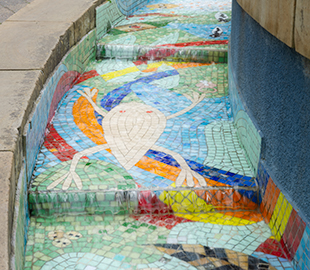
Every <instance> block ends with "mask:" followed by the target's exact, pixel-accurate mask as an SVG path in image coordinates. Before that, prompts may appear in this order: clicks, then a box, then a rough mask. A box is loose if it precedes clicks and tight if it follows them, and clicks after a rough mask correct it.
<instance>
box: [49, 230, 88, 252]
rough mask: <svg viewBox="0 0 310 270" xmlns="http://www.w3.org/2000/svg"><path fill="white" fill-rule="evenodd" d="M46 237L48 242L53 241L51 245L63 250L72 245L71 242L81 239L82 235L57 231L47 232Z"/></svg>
mask: <svg viewBox="0 0 310 270" xmlns="http://www.w3.org/2000/svg"><path fill="white" fill-rule="evenodd" d="M47 237H48V238H49V239H50V240H53V242H52V244H53V245H54V246H55V247H60V248H64V247H67V246H68V245H70V244H71V243H72V242H71V240H77V239H80V238H81V237H82V234H80V233H79V232H75V231H69V232H66V233H65V232H64V231H62V230H57V231H51V232H49V233H48V235H47Z"/></svg>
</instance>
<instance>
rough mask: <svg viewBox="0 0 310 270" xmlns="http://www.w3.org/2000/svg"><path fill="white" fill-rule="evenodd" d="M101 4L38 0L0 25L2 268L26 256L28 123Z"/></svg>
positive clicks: (90, 26)
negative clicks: (45, 90)
mask: <svg viewBox="0 0 310 270" xmlns="http://www.w3.org/2000/svg"><path fill="white" fill-rule="evenodd" d="M103 2H104V0H66V1H63V0H55V1H48V0H34V1H33V2H32V3H31V4H29V5H27V6H26V7H25V8H23V9H21V10H19V11H18V12H17V13H15V14H14V15H13V16H11V17H10V18H9V19H8V20H7V21H5V22H4V23H3V24H2V25H0V39H1V45H0V59H1V61H0V96H1V100H0V161H1V162H0V183H1V185H0V215H1V221H0V228H1V232H2V233H1V235H0V242H1V246H0V269H3V270H5V269H10V268H13V269H14V268H16V269H21V268H20V267H22V262H21V266H20V265H17V264H16V263H15V262H16V261H14V259H13V261H12V262H11V264H10V257H12V255H14V253H15V256H19V259H20V258H21V256H23V246H24V237H25V234H24V222H25V216H26V212H27V211H25V206H24V205H25V202H27V198H26V195H25V194H26V193H25V190H26V181H25V179H27V177H28V176H27V170H30V169H31V168H28V167H27V166H28V165H27V162H25V161H26V159H27V158H26V157H27V155H28V154H29V153H28V151H27V147H29V146H28V145H27V132H28V131H27V130H28V129H29V126H30V127H31V126H32V125H31V124H28V123H27V122H28V120H29V119H30V118H31V117H32V114H33V113H34V109H35V106H36V105H37V103H36V101H37V100H38V98H39V95H40V92H41V89H43V86H44V85H45V84H46V85H48V83H46V82H47V81H48V78H49V76H50V75H51V74H52V73H53V71H54V69H55V68H56V67H57V65H58V64H59V63H60V61H61V60H62V59H63V57H64V56H65V55H66V54H67V52H68V51H69V50H70V49H71V48H72V47H73V46H75V45H76V44H77V43H79V41H80V40H81V39H82V38H83V37H84V36H85V35H86V34H87V33H88V32H89V31H90V30H92V29H93V28H94V27H95V8H96V7H97V6H98V5H100V4H101V3H103ZM94 41H95V35H94ZM71 60H72V59H68V61H69V62H70V61H71ZM75 60H76V59H75ZM41 125H42V124H41ZM44 128H45V127H44ZM43 133H44V132H43ZM39 140H40V138H35V141H36V143H38V141H39ZM28 149H30V148H28ZM34 151H35V149H34ZM16 191H17V192H16ZM15 196H16V199H15ZM24 211H25V212H24ZM18 226H19V227H18ZM14 245H15V247H17V250H14ZM17 253H18V254H17Z"/></svg>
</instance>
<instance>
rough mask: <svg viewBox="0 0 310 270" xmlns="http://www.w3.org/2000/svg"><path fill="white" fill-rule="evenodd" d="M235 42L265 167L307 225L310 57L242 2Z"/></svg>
mask: <svg viewBox="0 0 310 270" xmlns="http://www.w3.org/2000/svg"><path fill="white" fill-rule="evenodd" d="M308 25H309V24H308ZM230 44H231V52H230V68H231V71H232V74H233V76H234V80H235V82H236V85H237V88H238V91H239V93H240V96H241V97H242V100H243V101H244V105H245V107H246V109H247V110H248V112H249V113H250V115H251V116H252V117H253V120H254V121H255V122H256V123H257V126H258V129H259V130H261V132H262V133H263V134H264V143H263V145H264V149H263V159H264V160H263V161H264V164H265V165H266V169H267V170H268V173H269V174H270V176H271V177H272V179H273V180H274V182H275V183H276V185H277V186H278V188H280V190H281V192H282V193H283V194H284V195H285V197H286V198H287V199H288V201H289V202H290V203H291V204H292V206H293V207H294V209H296V210H297V211H299V214H300V215H301V216H302V217H303V218H304V220H305V221H307V223H308V222H309V221H310V208H309V206H310V197H309V193H310V181H309V175H310V151H309V142H310V124H309V123H310V60H308V59H307V58H305V57H303V56H302V55H300V54H299V53H297V52H296V51H295V50H294V49H293V48H290V47H288V46H287V45H286V44H284V43H283V42H281V41H280V40H279V39H277V38H276V37H275V36H273V35H272V34H270V33H269V32H268V31H267V30H265V29H264V28H262V27H261V25H260V24H259V23H257V22H256V21H255V20H254V19H253V18H252V17H251V16H249V15H248V14H247V12H245V11H244V10H243V9H242V8H241V6H240V5H239V4H238V3H237V0H233V10H232V29H231V42H230ZM308 47H309V45H308ZM230 80H231V78H230Z"/></svg>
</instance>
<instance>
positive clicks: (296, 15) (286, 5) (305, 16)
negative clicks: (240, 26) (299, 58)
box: [237, 0, 310, 59]
mask: <svg viewBox="0 0 310 270" xmlns="http://www.w3.org/2000/svg"><path fill="white" fill-rule="evenodd" d="M237 2H238V3H239V5H240V6H241V7H242V8H243V9H244V11H245V12H247V13H248V14H249V15H250V16H251V17H252V18H253V19H254V20H255V21H257V22H258V23H259V24H260V25H261V26H262V27H263V28H265V29H266V30H267V31H268V32H269V33H271V34H272V35H274V36H275V37H277V38H278V39H279V40H281V41H282V42H283V43H285V44H286V45H288V46H289V47H291V48H295V50H296V51H297V52H298V53H300V54H301V55H303V56H305V57H307V58H308V59H310V47H309V42H310V2H309V1H308V0H272V1H270V0H237Z"/></svg>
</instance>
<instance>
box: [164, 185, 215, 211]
mask: <svg viewBox="0 0 310 270" xmlns="http://www.w3.org/2000/svg"><path fill="white" fill-rule="evenodd" d="M172 186H175V184H173V185H172ZM159 199H160V200H161V201H162V202H164V203H165V204H167V205H170V206H171V208H172V210H173V212H175V213H187V212H194V213H200V212H201V210H202V209H203V210H204V211H214V209H213V206H212V205H208V204H207V203H206V202H205V201H204V200H203V199H201V198H199V197H198V196H197V194H196V193H195V192H194V191H191V190H180V191H164V192H162V193H161V195H160V196H159Z"/></svg>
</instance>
